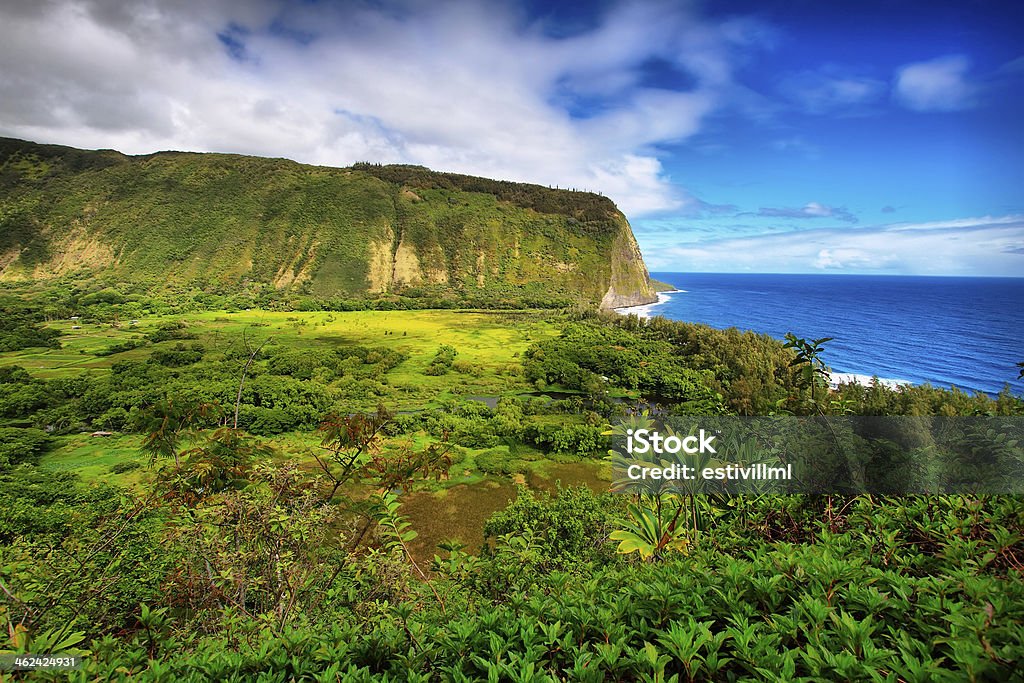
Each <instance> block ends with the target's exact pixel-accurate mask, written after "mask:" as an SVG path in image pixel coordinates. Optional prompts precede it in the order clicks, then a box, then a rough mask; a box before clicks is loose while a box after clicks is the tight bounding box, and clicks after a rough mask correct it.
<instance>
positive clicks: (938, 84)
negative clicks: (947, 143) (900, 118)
mask: <svg viewBox="0 0 1024 683" xmlns="http://www.w3.org/2000/svg"><path fill="white" fill-rule="evenodd" d="M970 65H971V64H970V61H969V60H968V59H967V57H965V56H963V55H950V56H947V57H939V58H937V59H933V60H930V61H926V62H916V63H914V64H907V65H905V66H903V67H901V68H900V69H899V70H898V71H897V72H896V85H895V91H894V96H895V97H896V99H897V101H899V102H900V103H901V104H903V105H904V106H906V107H908V108H910V109H915V110H917V111H955V110H958V109H966V108H968V107H971V106H973V104H974V95H975V90H976V89H975V87H974V85H972V84H971V83H970V82H968V80H967V70H968V69H969V68H970Z"/></svg>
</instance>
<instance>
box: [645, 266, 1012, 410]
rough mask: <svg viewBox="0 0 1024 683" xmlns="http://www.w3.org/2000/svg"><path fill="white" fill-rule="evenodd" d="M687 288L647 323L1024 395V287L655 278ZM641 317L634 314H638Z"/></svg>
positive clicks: (903, 376) (654, 310) (856, 369)
mask: <svg viewBox="0 0 1024 683" xmlns="http://www.w3.org/2000/svg"><path fill="white" fill-rule="evenodd" d="M651 275H652V277H654V278H656V279H658V280H661V281H663V282H667V283H669V284H671V285H674V286H675V287H676V288H678V289H679V290H682V291H679V292H673V293H669V294H668V295H667V296H663V297H662V299H663V300H662V301H661V302H660V303H658V304H653V305H651V306H646V307H642V308H638V309H635V310H636V312H639V313H641V314H647V315H662V316H665V317H666V318H671V319H673V320H685V321H690V322H700V323H705V324H708V325H711V326H712V327H717V328H727V327H738V328H740V329H743V330H754V331H755V332H764V333H766V334H770V335H771V336H773V337H776V338H778V339H782V338H783V337H784V336H785V334H786V332H793V333H794V334H796V335H797V336H798V337H806V338H808V339H812V338H818V337H835V340H834V341H831V342H829V343H828V344H827V345H826V351H825V354H824V359H825V361H826V363H827V364H828V365H829V366H830V367H831V368H832V370H833V371H835V372H848V373H856V374H861V375H869V376H870V375H877V376H878V377H881V378H886V379H899V380H906V381H909V382H912V383H914V384H923V383H926V382H927V383H930V384H932V385H934V386H940V387H949V386H957V387H959V388H961V389H965V390H968V391H984V392H987V393H989V394H996V393H998V392H999V391H1000V390H1002V388H1003V386H1004V384H1006V383H1009V384H1010V387H1011V389H1012V390H1013V391H1014V393H1015V394H1017V395H1024V382H1022V381H1021V380H1018V379H1017V374H1018V371H1019V370H1018V368H1017V367H1016V364H1017V363H1018V362H1021V361H1024V342H1022V335H1024V278H959V277H916V276H913V277H912V276H875V275H754V274H732V273H730V274H725V273H652V274H651ZM629 310H634V309H629Z"/></svg>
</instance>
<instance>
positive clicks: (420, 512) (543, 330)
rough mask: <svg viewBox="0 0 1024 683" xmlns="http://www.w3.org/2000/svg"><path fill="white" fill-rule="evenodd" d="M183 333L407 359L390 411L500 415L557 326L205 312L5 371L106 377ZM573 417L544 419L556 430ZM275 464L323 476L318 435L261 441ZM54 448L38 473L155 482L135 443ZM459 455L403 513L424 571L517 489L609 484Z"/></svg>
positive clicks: (528, 452)
mask: <svg viewBox="0 0 1024 683" xmlns="http://www.w3.org/2000/svg"><path fill="white" fill-rule="evenodd" d="M176 321H181V322H184V323H185V324H186V325H187V327H188V331H189V333H191V334H194V335H195V337H196V339H195V341H198V342H200V343H202V344H203V345H204V346H205V347H206V349H207V354H208V355H210V354H212V355H217V354H222V353H224V352H226V351H228V350H230V347H231V346H232V345H234V346H238V345H240V344H242V343H243V338H245V339H248V340H249V342H250V343H252V344H253V345H258V344H260V343H262V342H264V341H267V340H269V341H268V344H269V347H268V348H272V347H275V346H281V347H285V348H287V349H296V348H298V349H303V348H308V349H314V348H335V347H338V346H343V345H359V346H365V347H373V348H376V349H388V350H394V351H399V352H401V353H403V354H405V355H406V356H407V358H406V360H404V361H403V362H402V363H400V364H399V365H398V366H396V367H394V368H393V369H391V370H390V371H389V372H388V373H387V375H386V383H387V386H388V395H387V397H386V401H385V402H386V404H387V405H388V407H389V408H390V409H392V410H398V411H417V410H423V409H426V408H431V407H436V406H438V405H439V404H440V403H441V402H442V401H444V400H446V399H449V398H452V397H458V396H461V397H464V398H472V399H477V400H485V401H486V402H487V403H489V404H491V405H493V403H494V402H495V401H496V399H497V397H500V396H502V395H518V394H522V393H524V392H529V391H531V390H532V389H533V387H532V386H530V385H528V384H527V383H525V381H524V380H523V378H522V377H521V373H520V367H521V365H520V360H521V355H522V354H523V352H524V351H525V350H526V349H527V348H528V347H529V346H530V345H531V344H533V343H535V342H537V341H541V340H544V339H548V338H551V337H553V336H554V335H556V334H558V332H559V328H560V325H559V321H558V320H557V319H554V318H552V317H551V316H550V315H549V314H545V313H538V312H528V311H527V312H520V311H511V312H503V311H354V312H302V313H299V312H272V311H255V310H254V311H240V312H224V311H220V312H202V313H195V314H190V315H187V316H175V317H170V316H163V317H161V316H149V317H140V318H138V319H137V320H134V321H122V322H120V323H119V324H117V325H112V324H109V323H104V324H100V323H89V322H84V321H78V320H74V321H58V322H54V323H50V326H51V327H53V328H55V329H59V330H61V331H62V332H63V333H64V336H62V337H61V338H60V341H61V344H62V348H60V349H42V348H38V349H26V350H23V351H18V352H11V353H4V354H0V365H21V366H23V367H25V368H26V369H28V370H29V371H30V372H31V373H32V374H33V375H35V376H37V377H41V378H46V379H52V378H58V377H70V376H75V375H80V374H83V373H85V374H90V373H91V374H96V373H104V372H108V371H109V369H110V367H111V365H112V364H114V363H116V362H118V361H121V360H127V359H145V358H147V357H148V356H149V354H151V353H152V352H153V350H154V349H156V348H161V347H167V346H171V345H173V344H175V343H176V341H174V340H172V341H165V342H159V343H156V344H146V345H144V346H141V347H139V348H135V349H131V350H127V351H121V352H118V353H113V354H110V355H106V351H107V350H108V349H110V348H111V347H113V346H115V345H123V344H125V343H126V342H133V341H135V342H143V341H144V336H145V335H146V334H147V333H151V332H153V331H154V330H156V329H158V327H159V326H160V325H162V324H165V323H167V322H176ZM442 344H445V345H449V346H452V347H454V348H455V349H456V350H457V351H458V356H457V359H456V360H457V361H459V371H454V370H453V371H451V372H448V373H447V374H444V375H440V376H430V375H425V374H424V370H425V369H426V368H427V366H428V365H429V364H430V362H431V361H432V360H433V358H434V356H435V354H436V353H437V350H438V348H439V347H440V346H441V345H442ZM374 407H375V404H372V403H371V402H367V403H366V404H365V405H352V406H351V408H350V409H351V410H353V411H356V410H370V409H373V408H374ZM566 417H567V416H561V417H560V416H542V417H539V418H538V420H540V421H542V422H551V423H552V424H554V423H557V422H558V421H559V420H560V419H562V420H564V419H566ZM433 440H434V439H433V437H430V436H428V435H424V434H416V435H403V436H400V437H394V438H392V439H388V440H385V441H384V443H383V444H382V448H383V449H385V450H387V449H397V448H401V447H402V446H403V445H409V446H411V447H413V448H422V447H424V446H425V445H426V444H427V443H429V442H430V441H433ZM265 441H266V442H267V443H269V444H270V445H272V446H273V447H274V448H275V450H276V452H277V454H278V456H277V457H279V458H281V459H290V460H297V461H299V462H301V463H303V464H304V465H305V466H307V467H309V468H310V469H315V468H316V463H315V460H314V458H313V457H312V453H314V452H316V451H317V449H318V448H319V444H320V436H319V435H318V434H317V433H316V432H313V431H306V432H291V433H285V434H281V435H278V436H274V437H268V438H266V439H265ZM57 443H58V445H57V447H56V448H54V449H53V450H51V451H50V452H49V453H47V454H46V455H45V456H44V457H43V459H42V462H41V465H42V466H43V467H45V468H48V469H51V470H59V471H70V472H76V473H78V474H79V475H80V476H81V477H82V478H83V479H84V480H86V481H95V482H111V483H116V484H119V485H127V486H132V485H135V484H138V483H141V482H144V481H148V480H152V478H153V477H154V476H155V470H154V469H153V468H152V467H150V466H149V465H150V464H149V461H148V459H147V458H146V457H145V456H144V455H143V454H142V453H141V452H140V450H139V447H140V445H141V443H142V437H141V435H138V434H114V435H112V436H106V437H100V436H96V437H94V436H91V434H89V433H81V434H71V435H65V436H60V437H57ZM507 450H508V449H507V448H506V447H499V448H497V449H472V448H457V451H458V458H457V463H456V464H455V466H453V467H452V468H451V470H450V472H449V476H448V478H445V479H442V480H440V481H429V482H424V483H422V484H420V485H418V486H417V487H416V488H415V489H414V490H412V491H409V492H406V494H405V496H404V505H403V513H404V514H406V515H407V516H408V517H409V518H410V521H411V522H412V524H413V527H414V528H415V529H417V531H418V532H419V534H420V536H419V538H418V539H417V540H416V542H415V543H414V545H413V548H412V550H413V552H414V553H415V555H416V556H417V557H418V558H420V559H424V560H429V559H430V558H431V557H432V556H433V553H434V552H435V548H436V545H437V543H439V542H441V541H444V540H448V539H455V540H459V541H461V542H463V543H465V544H467V545H468V546H469V547H470V548H472V549H474V550H477V549H479V545H480V543H481V541H482V536H481V529H482V527H483V523H484V521H485V520H486V519H487V517H488V516H489V515H490V514H492V513H493V512H495V511H496V510H499V509H501V508H503V507H504V506H505V505H506V504H507V503H508V502H509V501H510V500H511V499H513V498H514V497H515V495H516V487H517V486H527V487H529V488H534V489H542V490H553V489H554V488H555V486H556V482H559V481H560V482H561V483H562V484H563V485H581V484H582V485H588V486H591V487H592V488H594V489H595V490H607V486H608V482H609V474H608V472H606V471H605V470H606V469H607V466H606V465H605V464H604V463H601V462H594V461H573V459H572V458H561V459H558V460H552V459H551V458H549V457H547V456H545V455H544V454H543V453H541V452H540V451H536V450H533V449H531V448H529V447H525V446H523V447H520V448H518V449H517V456H516V457H517V458H518V459H519V460H518V461H519V462H521V463H523V464H524V465H525V471H520V472H519V473H517V474H513V475H510V476H498V475H493V474H487V473H485V472H482V471H481V470H480V469H479V468H478V467H477V466H476V462H475V459H476V457H477V456H479V455H481V454H485V453H490V454H491V455H492V456H493V454H494V453H495V452H498V453H499V455H500V452H503V451H507Z"/></svg>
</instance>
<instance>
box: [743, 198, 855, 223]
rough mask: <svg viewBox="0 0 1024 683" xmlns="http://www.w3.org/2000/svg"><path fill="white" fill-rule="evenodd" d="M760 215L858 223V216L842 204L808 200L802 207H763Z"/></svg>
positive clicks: (759, 210) (758, 213)
mask: <svg viewBox="0 0 1024 683" xmlns="http://www.w3.org/2000/svg"><path fill="white" fill-rule="evenodd" d="M756 215H758V216H763V217H768V218H837V219H839V220H841V221H845V222H847V223H856V222H857V217H856V216H854V215H853V213H851V212H850V211H849V210H848V209H846V208H845V207H842V206H826V205H825V204H821V203H819V202H808V203H807V204H805V205H804V206H802V207H800V208H775V207H767V206H765V207H761V208H760V209H758V211H757V214H756Z"/></svg>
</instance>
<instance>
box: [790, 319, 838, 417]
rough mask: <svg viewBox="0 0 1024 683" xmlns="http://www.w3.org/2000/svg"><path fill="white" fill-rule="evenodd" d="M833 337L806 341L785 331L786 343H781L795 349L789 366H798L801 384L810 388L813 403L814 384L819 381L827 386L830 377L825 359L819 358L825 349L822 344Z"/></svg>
mask: <svg viewBox="0 0 1024 683" xmlns="http://www.w3.org/2000/svg"><path fill="white" fill-rule="evenodd" d="M833 339H834V337H822V338H821V339H812V340H811V341H807V340H806V339H804V338H803V337H797V336H796V335H795V334H793V333H792V332H787V333H786V343H785V344H783V348H787V349H793V350H794V351H796V357H795V358H794V359H793V360H792V361H790V363H789V367H791V368H800V373H801V376H802V379H803V384H804V386H806V387H809V388H810V390H811V403H815V398H814V388H815V386H816V385H817V384H819V383H822V384H825V385H826V386H827V385H828V381H829V379H831V373H830V372H829V370H828V367H827V366H826V365H825V361H823V360H822V359H821V353H822V351H824V350H825V348H824V345H825V344H826V343H827V342H830V341H832V340H833ZM815 405H817V404H815Z"/></svg>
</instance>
